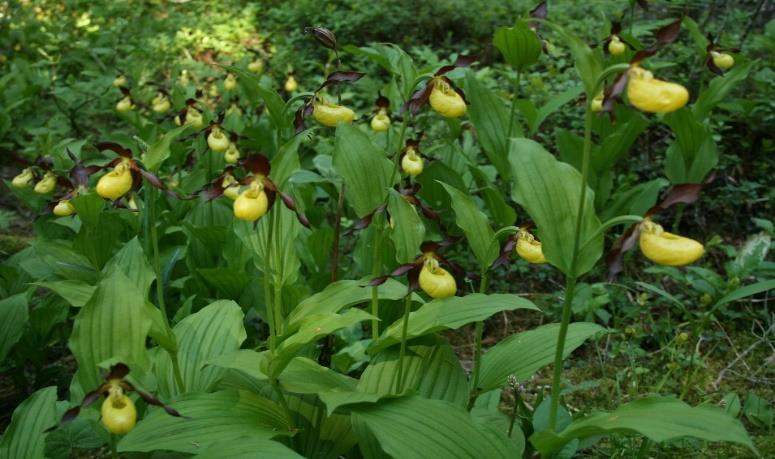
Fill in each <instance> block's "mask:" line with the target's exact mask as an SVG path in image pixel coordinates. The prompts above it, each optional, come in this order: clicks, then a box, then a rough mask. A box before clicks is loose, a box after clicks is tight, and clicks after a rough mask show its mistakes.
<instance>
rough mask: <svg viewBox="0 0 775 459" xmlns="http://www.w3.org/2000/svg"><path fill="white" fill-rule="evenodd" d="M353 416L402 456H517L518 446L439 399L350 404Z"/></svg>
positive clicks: (410, 458)
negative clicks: (488, 431) (491, 432)
mask: <svg viewBox="0 0 775 459" xmlns="http://www.w3.org/2000/svg"><path fill="white" fill-rule="evenodd" d="M353 418H355V419H357V420H358V421H362V422H364V423H365V424H366V425H367V426H368V428H369V430H370V431H371V432H372V433H373V434H374V435H375V436H376V437H377V440H378V441H379V444H380V446H381V447H382V449H383V450H384V451H385V452H387V453H388V454H390V455H391V456H393V457H400V458H402V459H413V458H418V459H426V458H429V457H439V458H442V457H443V458H450V459H451V458H460V459H463V458H466V459H468V458H473V457H482V458H484V457H486V458H498V457H503V458H505V457H518V455H519V450H518V449H517V448H516V447H515V446H514V445H513V444H512V443H511V442H509V441H508V439H506V438H505V435H504V436H503V438H501V439H499V440H500V441H494V440H496V438H495V437H494V436H492V435H488V434H485V433H484V432H482V431H481V430H480V429H479V427H478V426H477V424H476V423H475V422H474V421H473V420H472V419H471V417H470V416H469V414H468V413H467V412H466V411H465V410H464V409H463V408H460V407H457V406H454V405H452V404H450V403H448V402H445V401H442V400H429V399H424V398H420V397H408V398H398V399H384V400H382V401H380V402H379V403H377V404H373V405H371V404H365V405H359V406H357V407H354V408H353Z"/></svg>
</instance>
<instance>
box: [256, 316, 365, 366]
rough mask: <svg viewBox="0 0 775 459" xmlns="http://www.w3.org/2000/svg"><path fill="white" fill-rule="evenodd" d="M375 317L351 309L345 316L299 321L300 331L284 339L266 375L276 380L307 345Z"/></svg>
mask: <svg viewBox="0 0 775 459" xmlns="http://www.w3.org/2000/svg"><path fill="white" fill-rule="evenodd" d="M374 318H375V317H374V316H372V315H371V314H368V313H366V312H364V311H362V310H360V309H350V310H348V311H347V312H345V313H344V314H332V313H326V314H314V315H311V316H308V317H305V318H303V319H301V320H300V321H299V329H298V330H296V331H295V332H294V333H293V334H291V335H290V336H288V337H287V338H285V339H283V341H282V342H281V343H280V345H279V346H277V349H275V353H274V355H273V356H272V357H271V358H269V359H267V360H268V368H267V369H266V374H267V375H268V376H270V377H272V378H276V377H278V376H279V375H280V373H282V371H283V370H284V369H285V367H286V366H287V365H288V363H289V362H290V361H291V359H293V358H294V357H296V355H297V354H298V352H299V351H300V350H301V349H302V348H304V347H305V346H306V345H308V344H310V343H313V342H315V341H317V340H319V339H320V338H322V337H324V336H326V335H330V334H331V333H333V332H335V331H337V330H339V329H342V328H347V327H351V326H353V325H355V324H357V323H359V322H363V321H364V320H370V319H374Z"/></svg>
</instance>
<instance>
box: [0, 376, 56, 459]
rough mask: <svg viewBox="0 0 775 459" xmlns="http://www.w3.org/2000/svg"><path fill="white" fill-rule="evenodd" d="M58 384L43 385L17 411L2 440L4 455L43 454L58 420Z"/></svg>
mask: <svg viewBox="0 0 775 459" xmlns="http://www.w3.org/2000/svg"><path fill="white" fill-rule="evenodd" d="M56 401H57V388H56V387H54V386H51V387H46V388H43V389H40V390H39V391H37V392H35V393H34V394H32V395H30V397H29V398H27V399H26V400H25V401H23V402H22V403H21V404H20V405H19V406H17V407H16V409H15V410H14V411H13V416H12V417H11V424H10V425H9V426H8V428H7V429H6V431H5V433H3V438H2V440H0V457H2V458H8V459H13V458H20V459H21V458H24V459H38V458H41V459H42V458H43V457H44V456H43V452H44V449H45V446H46V435H47V433H46V429H48V428H49V427H51V426H53V425H55V424H56V422H57V419H56V410H55V404H56Z"/></svg>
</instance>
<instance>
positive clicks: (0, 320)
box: [0, 293, 29, 363]
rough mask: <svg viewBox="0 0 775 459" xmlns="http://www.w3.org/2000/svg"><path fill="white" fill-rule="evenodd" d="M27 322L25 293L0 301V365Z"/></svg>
mask: <svg viewBox="0 0 775 459" xmlns="http://www.w3.org/2000/svg"><path fill="white" fill-rule="evenodd" d="M28 320H29V311H28V310H27V294H26V293H19V294H17V295H13V296H9V297H8V298H5V299H4V300H2V301H0V363H2V362H3V360H5V356H7V355H8V351H10V350H11V348H12V347H13V345H14V344H16V343H17V342H18V341H19V339H20V338H21V337H22V334H24V329H25V327H26V326H27V321H28Z"/></svg>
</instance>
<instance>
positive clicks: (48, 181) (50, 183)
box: [34, 172, 57, 194]
mask: <svg viewBox="0 0 775 459" xmlns="http://www.w3.org/2000/svg"><path fill="white" fill-rule="evenodd" d="M56 186H57V176H56V174H54V173H53V172H46V175H44V176H43V178H42V179H40V181H39V182H38V183H36V184H35V188H34V190H35V192H36V193H38V194H49V193H51V192H52V191H54V188H56Z"/></svg>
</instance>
